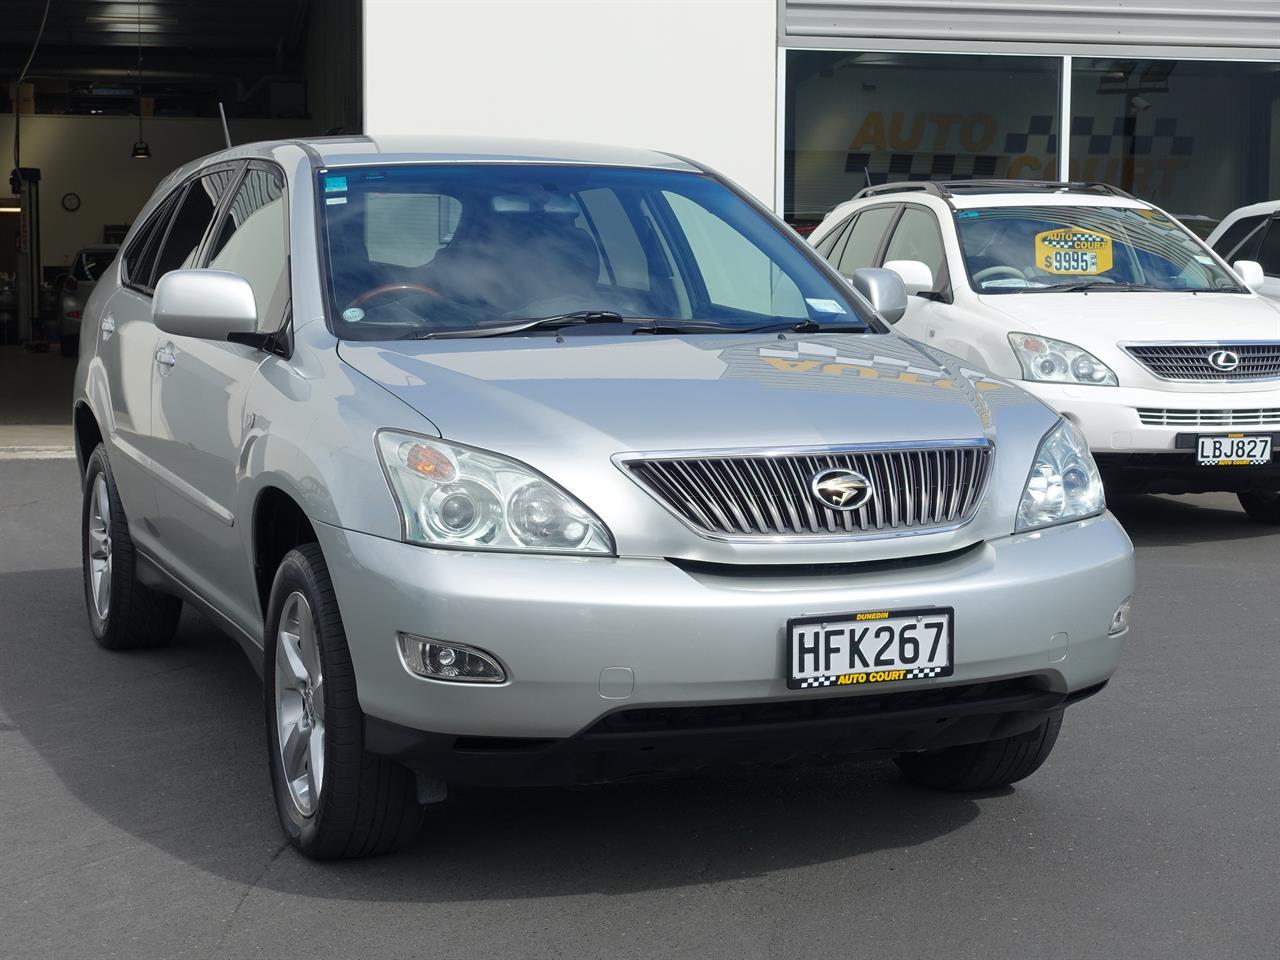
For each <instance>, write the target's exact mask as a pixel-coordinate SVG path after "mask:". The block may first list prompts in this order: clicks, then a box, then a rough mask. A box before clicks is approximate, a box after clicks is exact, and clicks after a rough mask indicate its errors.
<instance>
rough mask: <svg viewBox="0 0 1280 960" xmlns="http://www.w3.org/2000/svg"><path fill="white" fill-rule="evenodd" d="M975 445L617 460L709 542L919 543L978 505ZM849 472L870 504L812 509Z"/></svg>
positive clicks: (986, 460) (980, 484)
mask: <svg viewBox="0 0 1280 960" xmlns="http://www.w3.org/2000/svg"><path fill="white" fill-rule="evenodd" d="M991 458H992V448H991V445H990V444H989V443H988V442H987V441H985V440H974V441H962V442H945V443H944V442H940V443H936V444H929V445H927V446H921V445H915V446H910V447H880V446H877V447H865V446H864V447H841V448H826V447H824V448H821V449H815V450H810V449H798V450H781V451H732V450H730V451H723V452H721V451H717V452H714V453H698V454H683V453H672V454H641V455H623V456H621V457H619V458H617V459H618V461H619V463H620V465H621V466H622V467H623V468H625V469H626V470H627V472H629V473H630V474H631V476H632V477H633V478H635V479H636V480H637V481H638V482H639V483H640V485H641V486H643V487H644V488H645V489H646V490H648V491H649V493H650V494H652V495H653V496H654V498H656V499H657V500H658V501H659V502H660V503H662V504H663V505H664V506H665V507H666V508H667V509H669V510H670V511H671V512H672V513H674V514H675V515H676V516H677V517H679V518H680V519H681V520H683V521H684V522H685V523H687V524H688V525H689V526H690V527H692V528H693V529H694V530H696V531H698V532H699V533H701V534H704V535H706V536H710V537H716V538H733V539H738V538H753V537H803V538H812V537H827V538H844V537H857V536H860V535H864V534H865V535H870V536H874V535H877V534H883V533H892V532H895V531H896V532H902V533H915V532H919V533H924V532H929V531H934V530H938V529H942V528H949V527H954V526H959V525H960V524H962V523H965V522H966V521H968V520H970V519H971V518H972V517H973V515H974V514H975V513H976V512H977V509H978V506H979V504H980V503H981V502H982V494H983V491H984V489H985V488H986V483H987V479H988V477H989V475H990V473H991ZM830 469H844V470H851V471H854V472H856V473H860V474H862V475H863V476H864V477H866V478H867V479H868V480H869V481H870V482H871V486H872V487H873V488H874V490H875V494H874V495H873V496H872V497H871V499H870V500H868V501H867V502H866V503H865V504H863V505H862V506H861V507H859V508H858V509H856V510H847V511H846V510H835V509H833V508H831V507H829V506H827V505H825V504H823V503H822V502H820V501H819V500H818V499H817V498H816V497H815V496H814V494H813V492H812V488H811V484H812V481H813V478H814V476H815V475H817V474H819V473H821V472H823V471H824V470H830Z"/></svg>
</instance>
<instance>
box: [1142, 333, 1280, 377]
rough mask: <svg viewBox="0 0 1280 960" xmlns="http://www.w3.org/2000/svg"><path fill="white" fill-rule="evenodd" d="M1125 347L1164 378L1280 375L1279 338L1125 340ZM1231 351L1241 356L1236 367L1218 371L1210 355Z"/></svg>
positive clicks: (1148, 367)
mask: <svg viewBox="0 0 1280 960" xmlns="http://www.w3.org/2000/svg"><path fill="white" fill-rule="evenodd" d="M1123 346H1124V348H1125V349H1126V350H1127V351H1129V354H1130V355H1131V356H1132V357H1133V358H1134V359H1135V360H1137V361H1138V362H1139V363H1141V364H1142V365H1143V366H1144V367H1146V368H1147V369H1148V370H1150V371H1151V372H1152V373H1154V374H1155V375H1156V376H1157V377H1159V378H1160V379H1161V380H1181V381H1218V380H1273V379H1277V378H1280V340H1275V341H1254V342H1248V343H1126V344H1123ZM1219 350H1230V351H1231V352H1232V353H1234V354H1235V355H1236V356H1237V357H1239V358H1240V364H1239V366H1237V367H1236V368H1235V369H1234V370H1219V369H1217V368H1215V367H1214V366H1213V365H1212V364H1210V363H1209V357H1210V355H1211V354H1214V353H1216V352H1218V351H1219Z"/></svg>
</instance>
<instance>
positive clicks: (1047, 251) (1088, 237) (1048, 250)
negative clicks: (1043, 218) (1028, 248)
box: [1036, 227, 1112, 274]
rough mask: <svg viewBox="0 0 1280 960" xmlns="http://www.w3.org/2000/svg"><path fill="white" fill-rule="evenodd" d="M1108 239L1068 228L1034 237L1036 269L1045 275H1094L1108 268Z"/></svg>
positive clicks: (1109, 260) (1109, 239) (1109, 254)
mask: <svg viewBox="0 0 1280 960" xmlns="http://www.w3.org/2000/svg"><path fill="white" fill-rule="evenodd" d="M1111 246H1112V241H1111V238H1110V237H1108V236H1107V235H1106V234H1102V233H1094V232H1092V231H1090V230H1079V229H1073V228H1071V227H1068V228H1066V229H1059V230H1046V231H1045V232H1044V233H1037V234H1036V266H1038V267H1039V268H1040V269H1042V270H1044V271H1045V272H1046V273H1072V274H1082V273H1083V274H1096V273H1106V272H1107V271H1108V270H1110V269H1111Z"/></svg>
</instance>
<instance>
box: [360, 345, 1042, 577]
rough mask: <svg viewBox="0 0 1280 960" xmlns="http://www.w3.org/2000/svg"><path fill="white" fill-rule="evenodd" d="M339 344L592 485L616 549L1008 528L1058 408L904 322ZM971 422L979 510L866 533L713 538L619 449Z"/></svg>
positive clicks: (557, 472) (946, 430) (847, 553)
mask: <svg viewBox="0 0 1280 960" xmlns="http://www.w3.org/2000/svg"><path fill="white" fill-rule="evenodd" d="M338 352H339V356H340V357H341V358H342V359H343V360H344V361H345V362H346V363H347V364H349V365H350V366H351V367H354V368H355V369H356V370H358V371H360V372H361V373H362V374H364V375H365V376H367V377H369V378H370V379H372V380H374V381H376V382H377V383H379V384H381V385H382V386H383V387H385V388H386V389H387V390H389V391H391V392H392V393H393V394H395V395H396V396H397V397H399V398H400V399H402V400H404V401H405V403H407V404H409V406H411V407H412V408H414V409H415V410H416V411H418V413H420V414H421V415H422V416H423V417H426V418H427V419H428V420H429V421H430V422H431V425H432V426H434V427H435V429H436V430H437V431H438V432H439V433H440V435H441V436H443V437H444V438H446V439H448V440H452V441H457V442H460V443H464V444H468V445H472V446H476V447H481V448H484V449H487V450H492V451H496V452H498V453H501V454H504V455H506V456H509V457H513V458H515V459H517V460H520V461H523V462H524V463H527V464H529V465H530V466H533V467H534V468H536V469H537V470H539V471H540V472H542V473H543V474H545V475H547V476H548V477H550V478H551V479H552V480H554V481H555V482H556V483H558V484H560V485H561V486H562V487H564V488H565V489H566V490H568V491H570V492H571V493H573V494H574V495H575V496H577V497H579V498H580V499H582V501H583V502H584V503H586V504H587V506H588V507H590V508H591V509H592V510H594V511H595V512H596V513H597V514H598V515H599V516H600V518H601V519H602V520H603V521H604V522H605V524H606V525H607V526H608V527H609V529H610V531H611V532H612V533H613V535H614V538H615V541H616V543H617V547H618V552H619V554H620V555H622V556H645V557H685V558H689V559H698V560H708V561H724V562H734V563H819V562H847V561H849V560H853V559H858V560H862V559H868V560H870V559H881V558H895V557H905V556H910V555H916V554H924V553H940V552H945V551H948V550H955V549H960V548H962V547H965V546H968V545H970V544H972V543H975V542H977V541H979V540H983V539H987V538H989V537H992V536H1005V535H1007V534H1009V533H1010V532H1012V529H1013V518H1014V515H1015V514H1016V511H1017V505H1018V501H1019V499H1020V498H1021V494H1022V488H1023V486H1024V484H1025V482H1026V478H1027V473H1028V471H1029V469H1030V466H1031V461H1032V458H1033V457H1034V455H1035V451H1036V448H1037V446H1038V444H1039V442H1040V440H1041V438H1042V437H1043V436H1044V434H1045V433H1046V432H1047V431H1048V430H1049V429H1050V427H1051V426H1052V425H1053V423H1054V422H1055V421H1056V420H1057V416H1056V414H1054V413H1053V412H1052V411H1050V410H1049V408H1048V407H1046V406H1044V405H1043V404H1041V403H1040V402H1039V401H1038V400H1036V399H1035V398H1033V397H1032V396H1031V395H1030V394H1028V393H1026V392H1024V391H1022V390H1019V389H1017V388H1016V387H1013V386H1012V385H1010V384H1008V383H1006V382H1005V381H1002V380H997V379H995V378H992V377H989V376H986V375H984V374H982V373H980V372H978V371H974V370H969V369H965V368H963V366H962V364H961V361H959V360H957V359H956V358H954V357H950V356H948V355H946V354H941V353H938V352H936V351H932V350H931V349H930V348H928V347H924V346H921V345H917V344H914V343H912V342H911V341H908V340H906V339H904V338H902V337H900V336H898V335H896V334H877V335H855V334H850V335H841V334H824V335H820V336H812V337H803V336H787V337H786V338H785V339H784V338H779V337H778V336H765V335H748V334H736V335H729V336H707V335H700V336H690V337H670V336H659V337H649V336H647V335H646V336H645V337H640V336H626V337H619V336H596V335H569V336H565V337H564V338H563V339H562V340H560V341H557V339H556V338H554V337H526V338H518V339H511V338H502V339H475V340H442V341H436V342H412V341H410V342H404V343H352V342H344V343H342V344H340V345H339V348H338ZM388 426H396V425H395V424H388ZM416 429H422V427H421V425H420V426H419V427H417V428H416ZM978 438H986V439H987V440H989V441H991V442H992V443H994V444H996V456H995V459H994V461H993V467H992V475H991V479H990V481H989V483H988V488H987V496H986V499H985V500H984V504H983V507H982V508H981V509H980V511H979V513H978V515H977V517H975V519H974V520H973V521H972V522H971V523H969V524H968V525H966V526H965V527H962V528H960V529H956V530H950V531H947V532H937V533H928V534H922V535H920V536H913V537H893V536H890V537H885V538H883V539H877V540H874V541H860V542H848V541H844V542H835V543H830V542H828V543H807V542H806V543H794V542H793V543H787V544H779V543H771V542H768V540H767V538H764V539H763V540H762V541H757V542H751V543H742V542H735V543H729V542H721V541H715V540H712V539H709V538H704V537H701V536H698V535H696V534H694V533H692V532H691V531H689V530H688V529H687V528H686V527H684V526H683V525H682V524H681V523H680V522H679V521H678V520H677V519H676V518H675V516H674V515H673V514H672V513H670V512H669V511H667V510H666V509H665V508H664V507H662V506H660V505H659V504H658V503H657V502H656V501H655V500H654V499H653V498H652V497H650V496H649V495H648V494H646V493H645V492H644V491H643V490H642V489H641V488H640V487H639V486H638V484H636V483H635V482H634V481H633V480H632V479H631V477H630V476H629V475H628V474H626V473H625V471H624V470H622V469H620V468H618V467H615V466H614V463H613V462H611V460H612V459H613V458H615V457H616V456H617V455H618V454H626V453H644V452H657V451H676V450H680V451H694V450H708V449H716V450H725V449H744V448H762V447H764V448H779V447H812V446H824V445H836V444H842V445H843V444H863V443H894V444H902V445H904V446H910V445H912V444H913V443H915V442H917V441H929V440H970V439H978ZM997 438H998V439H997Z"/></svg>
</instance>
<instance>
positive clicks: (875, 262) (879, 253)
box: [831, 200, 902, 279]
mask: <svg viewBox="0 0 1280 960" xmlns="http://www.w3.org/2000/svg"><path fill="white" fill-rule="evenodd" d="M871 210H888V211H889V219H888V220H887V221H886V222H885V225H884V227H883V228H882V230H881V232H880V237H879V239H877V240H876V246H875V251H874V252H873V253H872V254H871V262H870V263H869V264H866V266H869V267H878V266H880V264H881V263H883V262H884V251H885V247H886V246H887V245H888V237H890V236H891V235H892V234H893V231H894V229H895V228H896V227H897V226H898V220H899V218H900V217H901V216H902V201H901V200H881V201H879V202H877V203H869V204H867V205H866V206H865V207H859V208H858V209H857V210H856V211H854V213H855V216H854V218H853V219H854V222H853V223H852V224H851V226H850V228H849V230H848V231H847V232H846V234H845V237H844V239H843V241H841V242H840V243H839V247H840V253H839V256H837V257H836V260H835V262H833V263H832V264H831V266H832V267H833V268H834V269H835V271H836V273H838V274H840V276H842V277H845V278H846V279H847V278H848V277H849V276H850V274H847V273H845V272H844V271H843V270H841V269H840V260H841V259H843V258H844V252H845V250H847V249H848V248H849V241H850V240H852V239H853V232H854V231H855V230H857V229H858V221H861V220H862V215H863V214H864V213H867V212H868V211H871ZM833 256H834V254H833ZM855 269H861V268H855Z"/></svg>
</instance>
